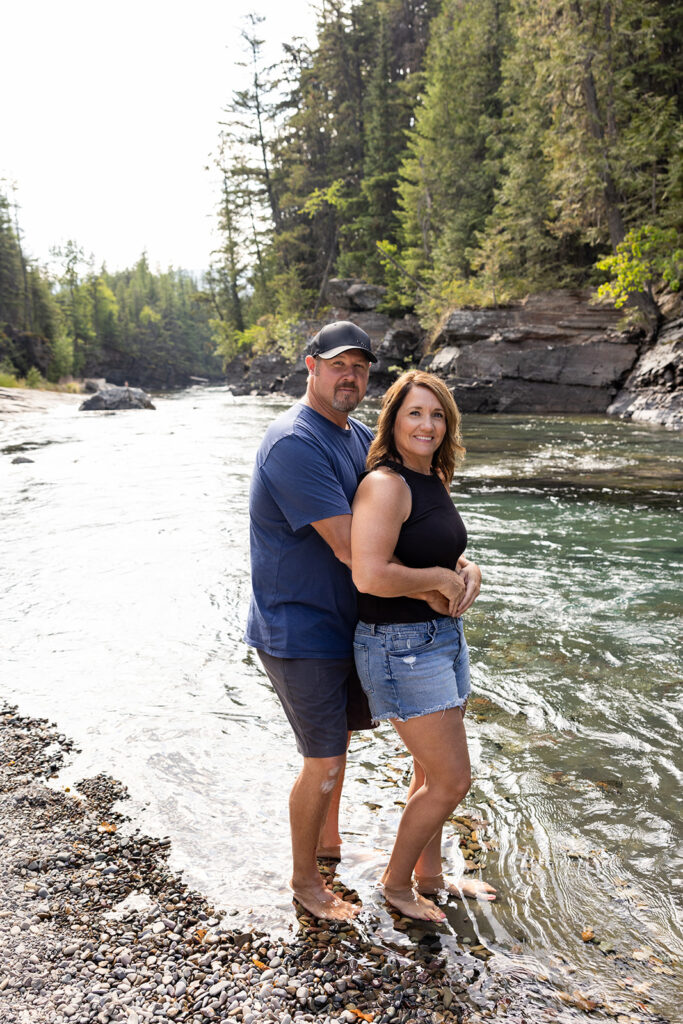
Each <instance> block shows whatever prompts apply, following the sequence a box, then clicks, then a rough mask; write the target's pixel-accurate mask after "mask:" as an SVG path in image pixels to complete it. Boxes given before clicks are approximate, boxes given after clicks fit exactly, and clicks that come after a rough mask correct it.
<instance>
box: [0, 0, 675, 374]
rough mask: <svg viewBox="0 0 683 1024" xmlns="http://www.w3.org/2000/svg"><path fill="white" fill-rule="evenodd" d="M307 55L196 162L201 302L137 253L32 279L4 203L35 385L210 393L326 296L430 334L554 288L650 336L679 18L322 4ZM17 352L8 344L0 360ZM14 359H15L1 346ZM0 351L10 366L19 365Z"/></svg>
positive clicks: (593, 2)
mask: <svg viewBox="0 0 683 1024" xmlns="http://www.w3.org/2000/svg"><path fill="white" fill-rule="evenodd" d="M317 13H318V23H317V35H316V38H315V41H314V43H313V44H311V43H308V42H305V41H303V40H301V39H293V40H292V41H290V42H288V43H286V44H285V45H284V46H283V48H282V57H281V59H280V61H279V62H278V63H277V64H275V65H269V64H268V63H267V61H266V59H265V55H264V54H265V47H264V43H263V40H262V29H263V26H262V24H261V22H262V19H261V18H260V17H259V16H258V15H257V14H252V15H251V16H250V17H249V18H248V19H247V21H246V23H245V27H244V30H243V32H242V41H243V49H244V65H243V69H242V71H243V87H242V88H241V89H239V90H237V91H235V92H234V94H233V95H232V96H231V97H226V107H225V111H224V116H223V119H222V122H221V124H220V125H219V126H218V129H217V142H216V149H215V153H214V155H213V157H212V161H213V169H214V171H215V172H217V174H218V176H219V179H220V181H221V189H220V195H219V196H218V197H217V200H218V205H217V211H216V216H217V219H218V226H219V229H220V238H221V244H220V246H219V249H218V250H217V251H216V252H215V253H213V254H212V257H211V261H210V266H209V267H208V269H207V273H206V275H205V277H204V278H203V279H202V281H201V282H199V283H197V282H195V281H193V280H192V279H191V278H190V277H188V276H187V275H186V274H184V273H183V272H182V271H168V272H167V273H166V274H159V273H157V274H153V273H151V272H150V269H149V267H148V265H147V261H146V259H145V257H144V256H143V257H142V258H141V259H140V261H139V262H138V263H137V264H136V266H135V267H134V268H132V269H131V270H129V271H125V272H122V273H117V274H109V273H107V272H106V270H105V269H104V268H103V269H101V270H99V271H98V270H96V269H95V268H94V267H93V266H91V265H90V266H89V265H88V264H87V262H86V261H85V260H84V258H83V254H82V253H81V252H80V251H79V250H78V247H77V246H76V245H75V244H70V245H69V246H67V247H66V250H65V251H64V252H63V253H62V254H61V262H62V266H63V273H62V275H61V276H60V277H59V279H58V280H50V279H49V278H48V277H47V275H45V274H44V273H43V272H41V271H40V270H39V269H38V268H36V267H35V266H33V265H31V263H30V262H29V261H27V260H26V259H25V258H24V257H23V255H22V251H21V242H20V231H19V226H18V224H17V223H16V219H15V218H14V217H13V215H12V214H13V211H12V206H11V204H10V202H9V200H8V199H7V198H0V326H1V325H2V324H3V323H4V324H5V325H6V326H5V332H4V340H2V342H1V344H2V345H3V346H4V348H3V349H2V350H0V358H2V354H3V353H4V356H5V362H6V363H7V362H8V361H9V362H13V364H14V366H15V368H16V369H17V370H19V371H21V372H25V368H24V367H23V366H19V365H18V363H17V362H16V359H17V341H16V336H17V335H18V334H20V333H21V332H25V333H30V334H36V335H40V336H41V337H43V338H44V339H46V341H47V343H48V348H49V358H48V359H47V362H46V366H45V368H44V372H45V373H46V374H47V375H48V376H50V378H51V379H57V378H58V377H60V376H63V375H64V374H68V373H75V374H84V373H94V372H96V370H97V367H98V366H102V365H104V364H105V363H107V365H109V364H110V363H111V359H110V358H109V357H108V356H107V358H103V355H104V354H105V353H117V360H118V363H117V365H119V366H120V367H121V369H122V372H124V373H125V374H126V375H127V376H130V377H134V376H135V375H136V374H137V375H138V376H140V373H141V371H142V369H143V368H144V367H145V366H149V367H150V368H153V370H154V374H153V375H156V373H157V371H158V373H159V374H160V375H161V376H162V377H163V376H164V374H165V377H164V380H165V381H166V383H167V384H173V383H175V382H184V381H186V380H187V378H188V377H189V376H190V375H192V374H196V375H198V376H208V377H211V376H215V375H216V372H217V367H218V366H219V363H218V362H217V357H216V352H218V353H219V354H220V356H222V358H223V360H225V361H227V360H229V359H231V358H233V357H234V356H235V355H236V354H238V353H239V352H240V351H242V350H246V351H249V350H251V351H254V350H257V351H258V350H264V349H267V348H269V347H273V346H279V347H280V348H282V349H284V350H285V351H286V350H287V343H288V339H289V338H291V337H293V331H294V324H295V323H296V321H297V320H299V319H301V318H302V317H304V316H308V317H314V318H315V317H317V316H322V315H324V306H325V292H326V285H327V282H328V280H329V279H330V278H331V277H343V278H360V279H363V280H365V281H368V282H371V283H375V284H380V285H383V286H384V287H385V288H386V294H385V298H384V300H383V304H382V306H381V307H380V308H381V310H382V311H384V312H386V313H389V314H391V315H401V314H402V313H405V312H409V311H414V312H415V313H417V315H418V316H419V318H420V320H421V322H422V324H423V326H424V327H425V328H427V329H429V328H432V327H434V326H435V325H436V324H437V323H438V321H439V319H440V318H441V317H442V316H443V314H444V313H445V312H447V311H448V310H449V309H453V308H455V307H458V306H463V305H468V306H491V305H497V304H500V303H504V302H506V301H509V300H510V299H514V298H520V297H522V296H524V295H526V294H529V293H530V292H535V291H544V290H546V289H549V288H562V287H582V288H588V289H592V290H593V291H596V292H597V291H598V290H599V293H600V294H601V295H602V296H604V297H606V298H607V299H609V300H611V301H613V302H615V303H616V304H617V305H622V304H624V303H625V302H626V301H627V300H630V306H631V308H632V309H633V310H635V311H636V312H637V315H639V316H640V317H641V318H645V319H646V320H648V321H649V322H651V323H652V322H654V323H656V322H657V320H658V318H659V317H660V315H661V314H660V305H659V303H660V296H661V294H662V292H663V290H665V289H669V290H674V291H675V290H677V289H678V287H679V283H680V275H681V266H682V264H683V251H682V246H683V243H682V242H681V227H682V222H683V129H682V127H681V111H682V108H683V95H682V82H683V75H682V73H681V72H682V62H683V58H682V55H681V54H682V51H681V47H680V39H681V38H682V37H683V7H681V5H680V4H678V3H677V2H675V0H357V2H355V3H352V2H349V0H321V3H320V5H319V7H318V12H317ZM13 339H14V340H13ZM12 346H14V348H13V347H12ZM13 353H14V354H13Z"/></svg>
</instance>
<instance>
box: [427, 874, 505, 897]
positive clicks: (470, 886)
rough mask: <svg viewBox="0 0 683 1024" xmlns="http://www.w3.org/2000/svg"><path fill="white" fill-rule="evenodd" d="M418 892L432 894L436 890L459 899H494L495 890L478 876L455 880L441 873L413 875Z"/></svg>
mask: <svg viewBox="0 0 683 1024" xmlns="http://www.w3.org/2000/svg"><path fill="white" fill-rule="evenodd" d="M415 882H416V885H417V889H418V892H421V893H425V894H426V895H428V896H433V895H435V894H436V893H437V892H446V893H448V895H449V896H457V897H458V898H459V899H464V898H465V897H467V899H470V900H489V901H490V900H495V898H496V895H497V891H496V889H494V888H493V886H492V885H489V884H488V882H483V881H482V880H481V879H480V878H461V879H460V881H458V882H456V881H454V880H453V879H451V878H447V877H444V876H443V875H430V876H427V875H423V876H422V878H418V877H417V875H416V876H415Z"/></svg>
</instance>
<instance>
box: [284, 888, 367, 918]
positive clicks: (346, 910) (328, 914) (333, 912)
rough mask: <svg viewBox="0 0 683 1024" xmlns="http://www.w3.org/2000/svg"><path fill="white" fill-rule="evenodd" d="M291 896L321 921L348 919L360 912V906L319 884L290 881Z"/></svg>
mask: <svg viewBox="0 0 683 1024" xmlns="http://www.w3.org/2000/svg"><path fill="white" fill-rule="evenodd" d="M290 888H291V890H292V896H293V897H294V899H295V900H296V901H297V903H300V904H301V906H302V907H303V908H304V910H307V911H308V912H309V914H312V915H313V917H317V918H320V919H322V920H323V921H350V920H352V918H354V917H355V916H356V914H358V913H359V912H360V909H361V908H360V907H357V906H355V905H354V904H353V903H347V902H346V900H341V899H339V897H338V896H336V895H335V894H334V893H333V892H331V891H330V889H327V888H326V887H325V886H324V885H322V884H321V885H320V886H315V885H311V886H299V887H298V888H295V886H294V885H293V884H292V883H290Z"/></svg>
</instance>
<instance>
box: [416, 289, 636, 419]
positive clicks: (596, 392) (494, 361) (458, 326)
mask: <svg viewBox="0 0 683 1024" xmlns="http://www.w3.org/2000/svg"><path fill="white" fill-rule="evenodd" d="M588 298H589V297H588V296H587V295H586V294H585V293H581V292H566V291H563V292H546V293H542V294H538V295H533V296H530V297H529V298H528V299H527V300H525V302H523V303H520V304H519V305H515V306H507V307H502V308H498V309H481V310H466V309H463V310H457V311H456V312H454V313H451V314H450V316H449V317H448V319H447V320H446V321H445V323H444V325H443V327H442V328H441V331H440V332H439V335H438V336H437V339H436V343H435V348H434V350H433V351H432V352H430V353H429V354H428V355H426V356H425V357H424V358H423V359H422V361H421V363H420V366H421V368H423V369H428V370H430V371H432V372H433V373H438V374H439V376H440V377H443V378H444V379H445V380H446V381H447V382H448V384H449V385H450V387H451V388H452V389H453V393H454V395H455V398H456V401H457V402H458V404H459V405H460V407H461V408H462V410H463V411H464V412H526V413H604V412H605V411H606V410H607V407H608V406H609V405H610V403H611V402H612V401H613V399H614V398H615V396H616V395H617V392H618V391H619V389H620V387H621V385H622V383H623V381H624V380H625V378H626V376H627V375H628V373H629V371H630V370H631V368H632V367H633V365H634V363H635V362H636V359H637V357H638V352H639V342H642V335H640V336H639V335H638V334H637V333H630V334H621V333H619V332H618V331H617V330H616V324H617V322H618V320H619V318H620V313H619V312H618V311H615V310H612V309H609V308H606V307H603V306H590V305H589V304H588Z"/></svg>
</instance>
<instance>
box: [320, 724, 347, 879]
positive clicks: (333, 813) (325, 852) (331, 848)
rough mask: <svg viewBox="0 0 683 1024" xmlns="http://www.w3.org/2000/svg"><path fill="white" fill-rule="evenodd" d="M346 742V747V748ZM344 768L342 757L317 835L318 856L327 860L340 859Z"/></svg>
mask: <svg viewBox="0 0 683 1024" xmlns="http://www.w3.org/2000/svg"><path fill="white" fill-rule="evenodd" d="M351 735H352V734H351V733H349V739H348V743H350V742H351ZM348 743H347V745H346V749H347V750H348ZM345 770H346V757H344V763H343V764H342V767H341V770H340V772H339V774H338V776H337V781H336V782H335V784H334V789H333V790H332V795H331V798H330V805H329V807H328V808H327V814H326V815H325V820H324V821H323V826H322V828H321V829H320V835H319V836H318V851H317V853H318V856H319V857H327V858H328V859H329V860H340V859H341V843H342V839H341V836H340V834H339V804H340V801H341V795H342V787H343V785H344V772H345Z"/></svg>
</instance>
